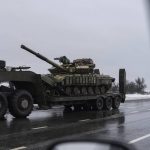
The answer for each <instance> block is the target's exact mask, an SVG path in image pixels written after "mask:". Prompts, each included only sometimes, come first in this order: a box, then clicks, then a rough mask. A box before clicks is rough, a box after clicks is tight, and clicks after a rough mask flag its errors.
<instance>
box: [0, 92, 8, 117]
mask: <svg viewBox="0 0 150 150" xmlns="http://www.w3.org/2000/svg"><path fill="white" fill-rule="evenodd" d="M7 108H8V104H7V99H6V97H5V96H4V95H3V94H2V93H0V119H2V118H3V117H4V115H5V114H6V112H7Z"/></svg>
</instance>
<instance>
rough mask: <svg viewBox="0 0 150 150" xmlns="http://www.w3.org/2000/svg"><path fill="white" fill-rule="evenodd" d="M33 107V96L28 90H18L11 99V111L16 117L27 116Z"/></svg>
mask: <svg viewBox="0 0 150 150" xmlns="http://www.w3.org/2000/svg"><path fill="white" fill-rule="evenodd" d="M32 109H33V98H32V95H31V94H30V93H29V92H27V91H26V90H17V91H16V92H15V93H14V95H13V96H12V97H11V99H10V100H9V111H10V113H11V115H13V116H14V117H16V118H25V117H27V116H28V115H29V114H30V113H31V112H32Z"/></svg>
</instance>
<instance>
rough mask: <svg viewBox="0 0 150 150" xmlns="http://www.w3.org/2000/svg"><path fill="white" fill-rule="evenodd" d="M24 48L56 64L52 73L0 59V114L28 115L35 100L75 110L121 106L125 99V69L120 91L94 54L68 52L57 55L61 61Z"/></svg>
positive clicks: (122, 73)
mask: <svg viewBox="0 0 150 150" xmlns="http://www.w3.org/2000/svg"><path fill="white" fill-rule="evenodd" d="M21 48H22V49H24V50H26V51H28V52H30V53H31V54H33V55H35V56H36V57H38V58H40V59H41V60H43V61H45V62H47V63H49V64H50V65H52V68H50V69H49V72H50V73H49V74H45V75H41V74H36V73H34V72H32V71H29V70H28V69H30V67H11V68H10V67H7V66H6V64H5V61H0V82H1V83H2V82H7V83H9V86H5V85H1V86H0V118H3V116H4V115H5V114H6V112H7V111H9V112H10V114H11V115H13V116H14V117H17V118H24V117H27V116H28V115H29V114H30V113H31V112H32V110H33V106H34V104H38V105H39V107H40V109H48V108H51V107H52V106H54V105H63V106H64V107H65V108H66V109H74V110H75V111H80V110H85V111H92V110H98V111H100V110H110V109H118V108H119V106H120V103H124V102H125V84H126V72H125V69H120V70H119V91H118V92H117V93H114V92H112V91H111V87H112V84H113V82H114V81H115V79H114V78H112V77H110V76H108V75H103V74H101V73H100V71H99V69H95V64H94V62H93V60H92V59H90V58H88V59H87V58H83V59H76V60H74V61H72V62H71V61H70V60H69V59H68V58H67V57H66V56H62V57H59V58H55V60H58V61H59V62H60V64H57V63H55V62H54V61H51V60H49V59H48V58H46V57H45V56H42V55H41V54H39V53H36V52H35V51H33V50H31V49H29V48H28V47H26V46H24V45H21Z"/></svg>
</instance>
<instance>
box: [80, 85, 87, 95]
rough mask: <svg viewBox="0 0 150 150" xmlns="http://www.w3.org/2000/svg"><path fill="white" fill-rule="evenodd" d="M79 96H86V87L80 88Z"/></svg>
mask: <svg viewBox="0 0 150 150" xmlns="http://www.w3.org/2000/svg"><path fill="white" fill-rule="evenodd" d="M81 94H82V95H88V92H87V89H86V87H82V88H81Z"/></svg>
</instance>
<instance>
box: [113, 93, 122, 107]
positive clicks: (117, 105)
mask: <svg viewBox="0 0 150 150" xmlns="http://www.w3.org/2000/svg"><path fill="white" fill-rule="evenodd" d="M120 102H121V98H120V97H119V96H116V97H115V98H114V100H113V103H112V108H113V109H118V108H119V106H120Z"/></svg>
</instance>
